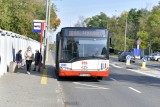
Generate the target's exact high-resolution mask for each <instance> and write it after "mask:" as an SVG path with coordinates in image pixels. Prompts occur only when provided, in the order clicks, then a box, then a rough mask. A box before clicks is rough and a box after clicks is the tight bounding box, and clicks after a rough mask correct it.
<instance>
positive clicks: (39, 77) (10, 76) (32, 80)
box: [0, 55, 64, 107]
mask: <svg viewBox="0 0 160 107" xmlns="http://www.w3.org/2000/svg"><path fill="white" fill-rule="evenodd" d="M49 59H51V60H50V61H48V62H46V68H47V69H46V70H43V71H41V73H39V72H36V71H31V74H30V75H28V74H27V73H26V68H23V69H18V71H17V73H7V74H5V75H3V76H2V77H1V78H0V107H64V103H63V96H62V93H61V88H60V84H59V82H58V81H57V79H56V76H55V74H54V67H53V60H52V58H51V55H50V56H49ZM32 69H33V65H32ZM44 72H45V73H44Z"/></svg>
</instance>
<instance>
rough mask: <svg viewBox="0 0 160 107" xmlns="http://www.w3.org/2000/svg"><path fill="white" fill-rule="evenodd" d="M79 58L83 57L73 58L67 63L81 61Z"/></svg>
mask: <svg viewBox="0 0 160 107" xmlns="http://www.w3.org/2000/svg"><path fill="white" fill-rule="evenodd" d="M81 58H83V57H74V58H72V59H71V60H69V61H68V62H73V61H75V60H77V59H81Z"/></svg>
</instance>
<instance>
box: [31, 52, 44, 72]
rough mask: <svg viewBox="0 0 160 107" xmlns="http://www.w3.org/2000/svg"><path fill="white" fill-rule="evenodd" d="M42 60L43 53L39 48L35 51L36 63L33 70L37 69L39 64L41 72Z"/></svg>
mask: <svg viewBox="0 0 160 107" xmlns="http://www.w3.org/2000/svg"><path fill="white" fill-rule="evenodd" d="M41 62H42V55H41V53H40V52H39V50H36V53H35V63H34V69H33V71H36V67H37V66H38V72H40V69H41V65H42V64H41Z"/></svg>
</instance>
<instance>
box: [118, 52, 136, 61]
mask: <svg viewBox="0 0 160 107" xmlns="http://www.w3.org/2000/svg"><path fill="white" fill-rule="evenodd" d="M127 55H130V56H131V60H130V61H131V62H135V56H133V54H132V52H122V53H121V54H119V56H118V61H122V62H126V56H127Z"/></svg>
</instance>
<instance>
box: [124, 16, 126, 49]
mask: <svg viewBox="0 0 160 107" xmlns="http://www.w3.org/2000/svg"><path fill="white" fill-rule="evenodd" d="M126 34H127V15H126V25H125V34H124V35H125V36H124V52H125V51H126Z"/></svg>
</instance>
